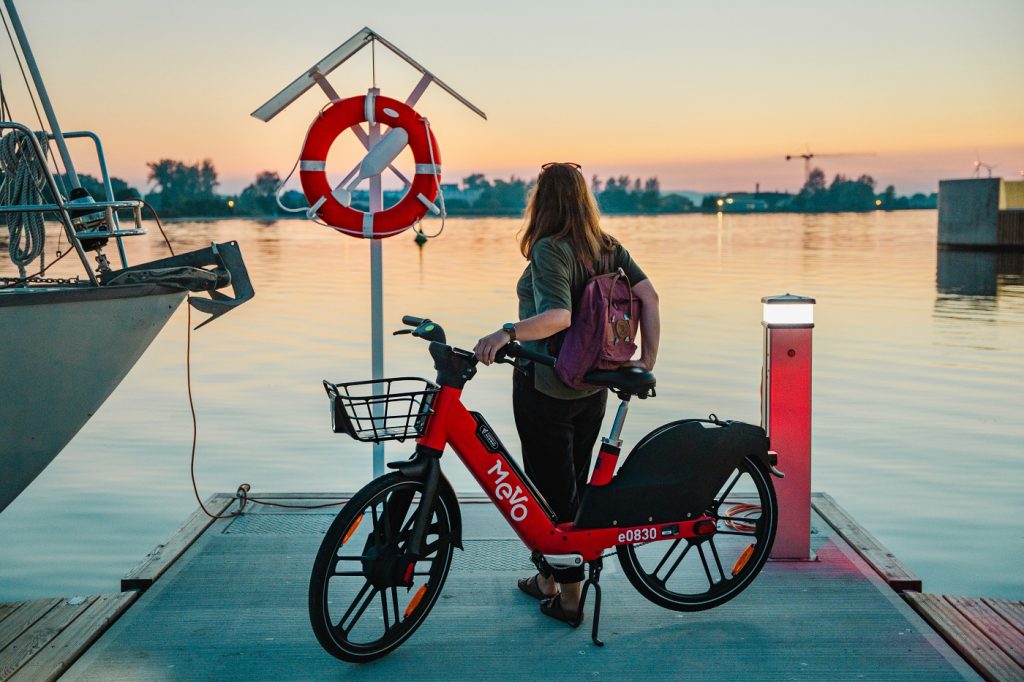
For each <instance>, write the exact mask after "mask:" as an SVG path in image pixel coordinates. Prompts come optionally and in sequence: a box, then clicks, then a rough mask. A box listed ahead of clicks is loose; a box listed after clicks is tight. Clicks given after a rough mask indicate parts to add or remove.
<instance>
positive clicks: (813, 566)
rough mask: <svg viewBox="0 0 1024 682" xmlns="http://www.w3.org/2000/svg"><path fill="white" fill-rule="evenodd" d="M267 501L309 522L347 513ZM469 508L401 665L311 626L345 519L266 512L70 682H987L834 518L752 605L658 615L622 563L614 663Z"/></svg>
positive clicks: (169, 587)
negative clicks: (539, 591) (526, 587)
mask: <svg viewBox="0 0 1024 682" xmlns="http://www.w3.org/2000/svg"><path fill="white" fill-rule="evenodd" d="M261 497H264V498H274V497H277V499H278V500H279V501H282V502H294V503H298V504H301V503H303V502H304V501H305V502H307V503H313V504H316V503H319V504H322V503H324V502H325V501H329V500H330V499H332V498H333V499H342V498H343V496H340V495H330V494H322V495H314V494H303V495H296V494H292V495H287V496H273V495H263V496H261ZM231 500H232V496H229V495H225V496H217V497H215V498H212V499H211V500H210V501H209V505H208V506H210V507H211V510H212V509H215V508H216V507H217V506H220V509H218V510H217V511H221V510H223V509H224V508H234V507H229V505H231ZM464 502H465V504H464V506H463V521H464V533H465V546H466V551H465V552H456V556H455V559H454V562H453V565H452V570H451V573H450V575H449V578H448V582H447V583H446V585H445V589H444V591H443V593H442V595H441V599H440V600H439V602H438V604H437V606H435V608H434V611H433V612H432V613H431V614H430V617H429V618H427V620H426V622H425V623H424V625H423V626H422V627H421V628H420V630H419V631H418V632H417V633H416V634H415V635H414V636H413V637H412V638H411V639H410V640H409V641H408V642H407V643H406V644H404V645H403V646H402V647H401V648H400V649H398V650H397V651H395V652H394V653H392V654H391V655H389V656H387V657H385V658H383V659H380V660H378V661H375V662H373V663H371V664H368V665H364V666H353V665H349V664H345V663H342V662H340V661H338V660H336V659H334V658H332V657H331V656H329V655H328V654H326V653H325V652H324V651H323V650H322V649H321V648H320V646H319V645H318V644H317V642H316V640H315V639H314V637H313V634H312V631H311V629H310V626H309V620H308V615H307V610H306V601H307V597H306V590H307V585H308V579H309V571H310V568H311V564H312V558H313V556H314V554H315V552H316V549H317V547H318V545H319V543H320V539H321V537H322V534H323V532H324V531H325V530H326V528H327V526H328V525H329V523H330V521H331V519H332V518H333V516H334V514H335V513H336V509H309V510H286V509H279V508H268V507H256V508H250V509H249V510H248V511H247V512H246V514H245V515H243V516H241V517H238V518H234V519H228V520H218V521H211V520H209V519H207V518H205V516H203V515H201V514H197V515H194V516H193V517H192V518H190V519H189V520H188V521H186V523H185V524H183V525H182V528H181V532H179V533H177V534H176V535H175V536H174V537H172V538H171V539H169V540H168V541H167V542H164V543H162V544H161V545H160V546H159V547H158V548H157V549H156V550H154V552H152V553H151V554H150V555H149V556H148V557H147V558H146V560H145V561H144V562H143V563H142V564H140V566H139V567H137V568H136V569H134V570H133V571H131V572H130V573H129V575H127V576H126V577H125V586H126V587H134V588H135V589H136V590H139V591H140V593H139V594H140V596H139V597H138V599H137V601H136V602H135V603H134V604H133V605H132V606H131V608H129V609H128V610H127V611H125V612H124V613H123V614H122V615H121V617H120V618H119V619H118V620H117V622H115V623H114V624H113V625H112V626H111V627H110V628H109V629H107V630H106V632H104V633H103V634H102V636H100V637H99V639H97V640H96V641H95V643H94V644H92V646H91V647H89V648H88V650H86V651H85V652H84V653H83V654H82V655H81V657H80V658H78V660H77V661H76V662H74V664H73V665H71V667H70V669H69V670H67V672H66V674H65V675H64V678H65V679H69V680H103V681H104V682H106V681H108V680H140V679H183V680H191V679H241V678H247V679H249V678H251V679H271V680H277V679H280V680H284V679H287V680H299V679H310V680H322V679H333V678H337V677H365V676H370V677H372V678H375V679H378V678H382V677H389V678H390V677H395V676H406V677H410V676H413V677H416V678H418V679H470V678H471V679H510V678H515V679H542V678H543V679H549V678H551V677H555V676H571V677H573V678H579V677H599V676H600V677H611V676H616V677H620V678H624V679H630V680H635V679H655V678H657V679H664V678H679V677H684V676H685V677H697V678H708V677H728V678H732V677H737V678H751V679H783V678H785V679H792V678H803V679H822V678H828V679H834V678H838V679H852V678H856V677H859V676H867V677H872V678H876V679H879V678H881V679H923V680H925V679H926V680H959V679H978V676H977V675H976V674H975V673H974V671H973V670H972V669H971V667H970V666H969V665H967V663H966V662H965V661H964V659H963V658H961V657H960V656H959V655H958V654H957V653H956V652H955V651H954V650H953V648H951V647H950V646H949V645H948V644H947V643H946V642H945V641H944V640H943V639H942V637H940V636H939V635H938V634H936V631H935V630H933V629H932V627H930V626H929V625H928V623H927V622H926V621H925V620H924V619H922V618H921V616H919V615H918V614H917V613H916V612H915V611H914V609H912V608H911V607H910V606H909V605H908V604H907V603H906V602H905V601H904V600H903V599H902V598H901V597H900V595H899V594H898V593H897V592H896V591H894V590H893V589H892V588H890V587H889V584H887V582H886V581H885V580H883V579H882V578H881V577H880V576H879V574H878V573H876V571H875V570H874V569H873V568H871V567H870V566H869V564H868V563H867V562H866V561H865V560H864V559H863V558H862V557H861V555H860V554H859V553H858V549H855V548H854V547H853V546H852V545H851V544H850V543H849V542H847V540H845V539H844V538H843V535H841V534H840V533H839V532H838V531H837V530H836V528H835V527H834V526H833V524H832V523H830V522H828V521H826V520H825V519H824V518H823V517H822V516H821V515H820V514H819V513H817V512H816V513H815V514H813V517H812V524H813V529H814V534H813V536H812V544H813V549H814V552H815V554H816V557H817V560H816V561H812V562H770V563H769V564H768V565H767V567H766V568H765V569H764V571H763V573H762V575H761V576H759V577H758V579H757V581H756V582H755V583H754V585H753V586H751V587H750V588H749V589H748V590H747V591H746V592H744V593H743V594H742V595H740V596H739V597H738V598H737V599H735V600H733V601H732V602H729V603H728V604H726V605H725V606H723V607H720V608H718V609H713V610H710V611H704V612H699V613H677V612H674V611H668V610H665V609H661V608H659V607H657V606H655V605H653V604H651V603H649V602H647V601H646V600H644V599H643V598H642V597H640V596H639V595H638V594H637V593H636V592H635V591H634V590H633V588H632V587H631V586H630V585H629V583H628V581H627V580H626V579H625V577H624V576H623V574H622V572H621V570H620V569H619V567H618V565H617V562H616V561H615V560H614V559H611V560H609V561H608V562H606V568H605V571H604V578H603V580H602V586H603V587H604V607H603V609H602V635H603V637H604V639H605V641H606V643H607V646H605V647H604V648H603V649H599V648H596V647H594V646H593V645H592V644H591V642H590V638H589V630H588V629H587V628H581V629H579V630H572V629H570V628H568V627H566V626H564V625H562V624H560V623H556V622H554V621H551V620H550V619H547V618H545V617H544V616H543V615H542V614H541V613H540V612H539V610H538V608H537V604H536V602H533V601H532V600H530V599H529V598H528V597H526V596H525V595H523V594H522V593H520V592H519V591H518V590H517V589H516V587H515V578H516V577H518V576H523V575H527V574H529V572H530V570H531V564H530V563H529V560H528V557H527V552H526V551H525V550H524V548H523V547H522V545H521V543H520V542H519V540H518V539H517V538H516V537H515V536H514V534H513V532H512V531H511V529H509V528H508V526H507V525H506V524H505V522H504V521H503V520H502V519H501V517H500V516H499V515H498V514H497V512H496V511H495V509H494V508H493V506H492V505H490V504H489V503H486V502H484V501H482V500H480V499H479V498H470V499H466V500H464ZM818 502H821V503H822V504H821V505H819V506H823V507H824V506H827V505H825V504H824V500H823V498H816V504H817V503H818ZM833 504H834V503H833ZM221 505H223V506H221ZM835 507H836V508H838V505H835ZM831 521H832V522H835V523H838V522H837V521H836V520H835V519H832V520H831ZM839 525H840V526H842V525H843V524H842V523H839ZM861 544H863V543H861ZM861 550H864V548H863V547H862V548H861ZM127 594H133V595H134V594H136V592H129V593H127Z"/></svg>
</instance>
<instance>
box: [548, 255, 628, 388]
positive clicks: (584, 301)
mask: <svg viewBox="0 0 1024 682" xmlns="http://www.w3.org/2000/svg"><path fill="white" fill-rule="evenodd" d="M639 320H640V301H639V300H637V299H636V298H634V297H633V289H632V288H631V287H630V284H629V279H628V278H627V277H626V273H624V272H623V271H622V268H618V269H617V270H616V271H615V272H610V273H608V274H605V275H597V276H596V277H592V278H591V279H590V280H589V281H588V282H587V284H586V286H584V287H583V293H582V295H581V296H580V300H579V303H578V304H577V306H576V309H575V311H573V316H572V324H571V325H570V326H569V329H568V330H567V331H566V333H565V338H564V340H563V342H562V350H561V352H559V354H558V361H557V362H556V363H555V373H556V374H557V375H558V378H559V379H561V380H562V382H563V383H565V384H566V385H567V386H569V387H571V388H575V389H577V390H586V389H590V388H595V387H594V386H591V385H589V384H587V383H586V382H585V381H583V377H584V376H585V375H586V374H587V372H591V371H593V370H596V369H617V368H618V367H620V366H621V365H622V363H624V362H626V361H627V360H629V359H630V358H632V357H633V354H634V353H635V352H636V330H637V325H638V323H639Z"/></svg>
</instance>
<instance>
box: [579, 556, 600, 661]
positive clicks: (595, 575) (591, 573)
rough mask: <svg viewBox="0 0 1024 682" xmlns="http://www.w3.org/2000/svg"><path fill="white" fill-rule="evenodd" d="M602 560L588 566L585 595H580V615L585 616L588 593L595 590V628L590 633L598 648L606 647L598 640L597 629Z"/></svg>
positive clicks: (598, 623) (598, 559)
mask: <svg viewBox="0 0 1024 682" xmlns="http://www.w3.org/2000/svg"><path fill="white" fill-rule="evenodd" d="M601 563H602V562H601V559H600V557H599V558H597V559H595V560H594V561H591V562H590V563H589V564H587V581H586V582H585V583H583V593H582V594H581V595H580V611H579V612H580V614H581V615H582V614H583V606H584V604H586V603H587V591H588V590H589V589H590V588H591V587H593V588H594V627H593V628H592V629H591V631H590V639H592V640H593V641H594V644H596V645H597V646H604V642H602V641H601V640H600V639H598V638H597V628H598V627H599V626H600V624H601V585H600V584H598V583H599V581H600V580H601Z"/></svg>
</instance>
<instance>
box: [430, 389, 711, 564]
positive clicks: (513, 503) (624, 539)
mask: <svg viewBox="0 0 1024 682" xmlns="http://www.w3.org/2000/svg"><path fill="white" fill-rule="evenodd" d="M461 397H462V389H460V388H455V387H452V386H448V385H444V384H442V385H441V391H440V392H439V393H438V394H437V396H436V397H435V399H434V414H432V415H431V416H430V418H429V420H428V422H427V424H426V430H425V432H424V435H423V437H422V438H420V440H419V441H418V444H419V448H417V450H421V449H422V450H421V451H427V452H431V453H435V454H436V455H437V456H440V453H442V452H443V451H444V448H445V446H446V445H451V446H452V449H453V450H454V451H455V454H457V455H458V456H459V459H461V460H462V462H463V463H464V464H465V465H466V468H467V469H469V471H470V473H472V474H473V477H474V478H476V480H477V482H478V483H479V484H480V487H481V488H483V489H484V491H486V493H487V495H488V497H490V498H491V500H492V501H493V502H494V504H495V506H496V507H497V508H498V510H499V511H500V512H501V514H502V516H504V517H505V520H506V521H508V523H509V525H510V526H512V528H513V529H514V530H515V532H516V534H517V535H518V536H519V538H520V539H521V540H522V541H523V542H524V543H525V544H526V545H527V547H529V548H530V549H532V550H536V551H539V552H540V553H542V554H543V555H544V556H545V558H546V559H547V560H548V563H549V564H551V565H552V566H556V565H557V566H563V567H564V566H573V565H578V566H581V565H582V564H583V562H584V561H587V562H589V561H594V560H596V559H598V558H599V557H601V555H602V553H603V552H604V551H605V550H607V549H609V548H610V547H614V546H616V545H621V544H634V543H637V542H651V541H655V540H672V539H676V538H679V537H684V538H688V537H689V538H692V537H698V536H701V535H711V534H713V533H714V532H715V529H716V522H715V521H714V520H713V519H711V518H710V517H707V516H703V515H702V516H699V517H696V518H694V519H687V520H680V521H673V522H668V523H652V524H650V525H641V526H629V527H618V526H613V527H610V528H586V529H581V528H576V527H575V525H574V524H573V523H572V522H564V523H559V524H557V525H556V524H555V520H554V518H553V516H552V514H551V512H550V511H549V510H548V509H547V503H546V502H544V501H543V497H541V496H540V494H539V493H538V492H537V491H536V488H535V487H534V485H533V483H532V482H531V481H530V480H529V479H528V478H527V477H526V475H525V474H524V473H523V472H522V471H521V470H520V469H519V466H518V465H517V464H516V462H515V461H514V460H513V459H512V458H511V457H510V456H509V454H508V451H507V450H506V449H505V447H504V446H503V445H502V444H501V441H500V440H499V439H498V437H497V435H496V434H495V433H494V430H493V429H491V427H490V425H489V424H488V423H487V421H486V420H485V419H484V418H483V416H482V415H481V414H480V413H478V412H470V411H469V410H467V409H466V407H465V406H464V405H463V404H462V400H461ZM595 472H596V470H595ZM575 555H579V558H578V559H577V558H576V556H575Z"/></svg>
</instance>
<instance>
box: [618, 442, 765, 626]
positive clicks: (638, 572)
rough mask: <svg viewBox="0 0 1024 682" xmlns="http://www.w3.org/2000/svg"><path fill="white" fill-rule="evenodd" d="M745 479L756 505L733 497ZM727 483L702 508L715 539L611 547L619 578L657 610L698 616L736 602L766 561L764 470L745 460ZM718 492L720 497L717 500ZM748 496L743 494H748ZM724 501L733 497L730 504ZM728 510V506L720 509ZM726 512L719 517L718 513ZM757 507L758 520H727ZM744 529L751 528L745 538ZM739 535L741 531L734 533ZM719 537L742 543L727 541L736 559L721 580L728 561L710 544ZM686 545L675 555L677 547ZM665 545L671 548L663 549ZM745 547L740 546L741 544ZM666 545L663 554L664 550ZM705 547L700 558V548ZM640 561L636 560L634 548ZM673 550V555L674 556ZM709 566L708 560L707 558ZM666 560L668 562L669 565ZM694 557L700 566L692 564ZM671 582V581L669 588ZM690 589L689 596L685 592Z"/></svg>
mask: <svg viewBox="0 0 1024 682" xmlns="http://www.w3.org/2000/svg"><path fill="white" fill-rule="evenodd" d="M745 479H746V483H747V484H746V486H744V487H747V488H749V487H752V488H753V489H754V493H756V497H757V502H756V505H755V504H753V503H752V502H751V501H739V500H752V499H753V495H749V496H744V497H740V496H739V495H738V494H737V493H735V492H734V491H735V490H736V486H737V484H738V483H739V482H740V481H744V480H745ZM729 481H730V482H729V483H727V484H726V485H725V486H723V488H722V490H720V491H719V493H718V494H717V495H716V496H715V501H714V502H713V503H712V505H711V506H710V507H709V508H708V510H707V511H706V513H707V514H708V515H709V516H712V517H713V518H716V519H717V526H718V529H717V530H716V533H715V534H712V535H710V536H704V537H698V538H690V539H686V538H678V539H676V540H674V541H667V540H666V541H660V542H653V543H646V544H644V545H619V546H618V547H616V553H617V554H618V558H619V564H620V565H621V566H622V571H623V573H625V574H626V577H627V578H628V579H629V582H630V583H632V585H633V587H635V588H636V589H637V591H639V592H640V594H642V595H643V596H644V597H646V598H647V599H648V600H650V601H652V602H654V603H655V604H657V605H659V606H663V607H665V608H667V609H672V610H674V611H703V610H705V609H711V608H714V607H716V606H721V605H722V604H724V603H725V602H727V601H729V600H730V599H732V598H734V597H736V596H737V595H738V594H739V593H740V592H742V591H743V590H744V589H746V588H747V587H748V586H749V585H750V583H751V582H752V581H753V580H754V578H755V577H757V574H758V573H759V572H760V571H761V568H762V567H763V566H764V564H765V561H767V560H768V555H769V554H770V553H771V549H772V543H773V542H774V541H775V531H776V528H777V526H778V502H777V500H776V497H775V488H774V487H773V486H772V482H771V479H770V478H769V474H768V472H767V471H766V470H765V468H764V467H763V466H762V465H761V464H760V463H759V462H757V461H756V460H754V459H753V458H751V457H747V458H746V459H744V460H743V462H741V463H740V465H739V467H737V468H736V469H735V470H734V472H733V474H731V475H730V477H729ZM723 491H724V494H723ZM748 494H749V491H748ZM730 495H733V498H732V500H730V499H729V498H730ZM726 505H728V506H726ZM723 506H726V509H725V510H724V511H723V509H722V507H723ZM755 507H759V511H760V515H759V516H758V517H756V518H755V517H749V516H742V515H740V513H736V515H732V516H730V514H729V511H730V510H735V509H743V510H744V511H743V513H747V511H749V510H750V509H752V508H755ZM746 527H753V528H754V530H753V532H749V531H748V530H747V528H746ZM738 529H742V530H738ZM725 537H746V538H747V539H746V540H740V541H739V542H732V541H730V549H733V548H732V545H736V547H735V549H736V559H735V561H734V563H733V569H732V571H730V575H728V576H727V575H726V573H725V569H724V568H723V565H722V556H728V555H727V554H726V552H725V551H719V549H718V546H717V545H716V544H715V539H716V538H725ZM684 541H685V542H686V546H685V547H683V548H682V549H681V550H680V549H679V548H680V545H681V544H682V543H683V542H684ZM670 542H671V544H669V543H670ZM748 542H749V543H750V544H749V545H746V546H745V547H744V545H745V544H746V543H748ZM666 545H668V547H669V548H668V551H667V552H666V551H664V547H665V546H666ZM705 545H707V546H708V547H709V551H708V552H706V551H705V549H704V546H705ZM640 547H643V548H644V549H640V550H639V552H640V554H644V555H645V556H640V555H639V554H638V548H640ZM694 548H697V551H696V552H695V554H694V555H693V556H694V557H695V558H694V559H693V560H692V561H691V562H690V564H689V565H688V566H687V567H686V568H687V572H686V573H685V574H678V575H677V574H676V573H675V572H676V571H677V570H678V568H679V567H680V566H681V565H682V562H683V561H684V560H685V558H686V557H687V556H688V555H689V552H690V551H691V550H693V549H694ZM677 550H679V551H678V552H677ZM709 553H710V554H711V558H712V559H714V562H713V563H712V561H711V560H710V559H709V558H708V554H709ZM658 556H661V559H660V561H658V563H657V565H655V566H654V570H650V568H649V567H650V566H651V564H652V563H653V561H652V559H656V558H657V557H658ZM670 557H674V558H673V559H672V561H671V562H670V561H669V559H670ZM696 557H699V559H700V561H699V563H697V561H696ZM666 566H667V567H668V570H667V571H664V572H663V574H661V575H659V572H660V571H661V570H662V569H663V568H665V567H666ZM712 567H714V568H716V569H717V572H718V574H719V579H718V580H717V581H716V580H715V577H714V575H713V572H712ZM673 576H676V577H677V579H676V581H675V582H674V583H673V584H672V585H670V584H669V582H670V580H672V578H673ZM703 579H706V581H707V589H705V590H703V591H699V590H698V589H696V586H698V585H700V584H702V581H703ZM691 585H692V586H694V587H693V589H692V591H691V590H690V588H689V586H691Z"/></svg>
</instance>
